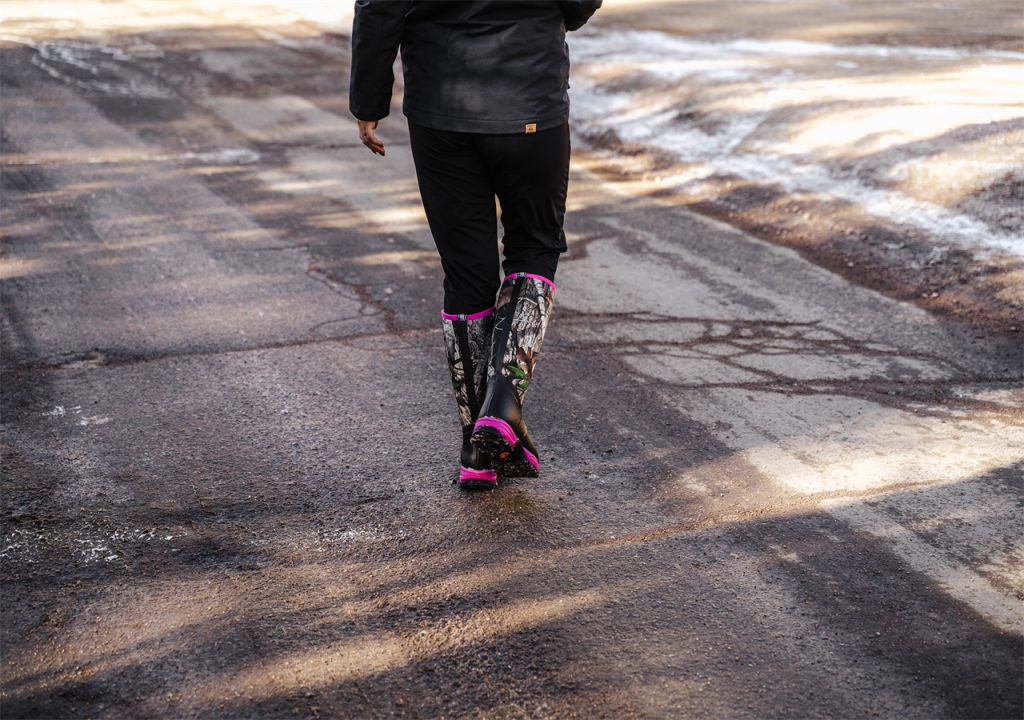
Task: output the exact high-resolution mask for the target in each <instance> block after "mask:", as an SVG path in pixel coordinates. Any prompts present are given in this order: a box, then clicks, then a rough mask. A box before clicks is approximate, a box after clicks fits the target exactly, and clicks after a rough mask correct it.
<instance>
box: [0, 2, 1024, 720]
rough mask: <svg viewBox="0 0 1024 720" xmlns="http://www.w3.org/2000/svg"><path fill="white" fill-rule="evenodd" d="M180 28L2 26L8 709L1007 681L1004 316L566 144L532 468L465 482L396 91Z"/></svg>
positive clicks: (319, 51)
mask: <svg viewBox="0 0 1024 720" xmlns="http://www.w3.org/2000/svg"><path fill="white" fill-rule="evenodd" d="M178 6H180V7H182V8H185V9H186V10H188V11H189V12H193V13H199V14H200V15H201V14H202V13H203V12H204V10H203V9H202V8H200V7H199V5H198V4H196V6H195V7H193V4H191V3H189V2H187V1H185V0H181V1H180V2H179V1H178V0H175V7H178ZM197 8H198V9H197ZM182 12H184V10H182ZM28 15H31V13H28ZM147 17H149V16H147ZM207 20H208V21H209V22H207V23H206V24H204V25H202V26H201V27H196V26H190V25H189V24H188V23H185V22H182V23H181V26H180V27H178V26H175V25H173V24H171V23H170V21H167V22H165V23H164V25H161V26H160V27H149V28H147V27H135V28H134V29H131V30H124V29H122V30H118V31H114V30H109V29H108V30H106V31H102V32H101V31H100V30H98V29H97V30H93V31H88V30H86V29H81V28H79V29H76V30H75V31H74V32H72V31H71V30H69V29H68V27H67V26H66V25H62V24H61V22H60V21H59V20H56V19H52V18H51V19H45V20H36V21H33V22H28V21H24V20H23V21H22V22H20V23H18V22H11V23H9V24H8V27H7V29H6V30H5V32H8V33H13V34H9V35H4V36H3V37H2V39H0V56H2V57H0V64H2V66H3V73H2V77H0V83H2V87H0V91H2V104H0V125H2V136H0V140H2V151H3V159H2V179H3V226H4V239H3V251H4V252H3V256H2V257H0V269H2V273H0V277H2V291H3V296H2V303H3V325H2V330H3V335H2V340H3V385H2V412H3V424H2V436H0V437H2V447H3V528H2V530H3V538H2V544H0V560H2V575H0V577H2V579H3V586H4V593H3V596H4V602H3V607H2V612H3V628H2V633H3V634H2V640H3V657H2V667H3V673H2V690H0V711H2V714H3V716H4V717H5V718H72V717H89V718H152V717H174V718H206V717H210V718H212V717H216V718H274V717H296V716H297V717H311V718H318V717H323V718H328V717H339V718H340V717H393V716H395V717H493V718H505V717H552V718H562V717H585V718H592V717H608V718H623V717H638V718H676V717H688V718H702V717H707V718H768V717H779V718H792V717H827V718H837V717H843V718H847V717H848V718H853V717H858V718H859V717H864V716H869V717H871V716H876V717H891V718H896V717H898V718H922V719H924V718H953V717H955V718H1020V717H1021V716H1022V714H1024V707H1022V696H1024V686H1022V676H1021V672H1020V668H1021V659H1022V625H1024V615H1022V600H1024V571H1022V564H1024V541H1022V537H1024V533H1022V530H1024V527H1022V516H1021V508H1022V504H1024V503H1022V496H1024V481H1022V476H1024V451H1022V450H1021V448H1024V411H1022V405H1024V390H1022V384H1021V380H1022V372H1024V371H1022V367H1024V365H1022V348H1021V341H1020V335H1019V333H1018V334H1007V333H1005V332H1000V331H999V330H998V328H995V329H993V327H994V326H993V325H991V324H985V323H981V322H979V323H977V324H972V323H970V322H967V321H963V320H957V319H955V318H952V317H948V316H940V315H933V314H930V313H929V312H927V311H926V310H925V309H922V308H921V307H918V306H916V305H914V304H911V303H909V302H905V301H902V300H898V299H894V297H892V296H887V295H884V294H881V293H879V292H877V291H875V290H872V289H869V288H867V287H864V286H862V285H858V284H856V283H855V282H852V281H851V280H850V279H848V278H844V277H841V276H839V275H837V274H835V273H833V272H830V271H829V270H827V269H824V268H822V267H819V266H818V265H815V264H813V263H812V262H811V261H809V260H808V259H805V258H804V257H802V256H801V255H799V254H798V253H796V252H795V251H793V250H792V249H788V248H785V247H780V246H778V245H775V244H772V243H769V242H765V241H764V240H762V239H758V238H755V237H753V236H751V235H748V234H745V233H744V232H743V231H741V230H739V229H736V228H733V227H730V226H729V225H726V224H724V223H722V222H720V221H718V220H714V219H709V218H706V217H701V216H699V215H697V214H694V213H693V212H692V210H691V209H689V208H687V207H683V206H682V203H681V202H679V201H678V200H675V199H674V198H673V197H672V196H671V195H670V194H665V193H653V194H652V193H646V192H642V191H640V190H639V189H638V186H637V184H636V183H634V182H631V181H630V179H629V178H628V177H625V176H622V177H619V176H617V175H616V174H615V173H614V172H612V171H610V170H609V169H608V165H607V162H606V156H605V155H602V156H600V157H599V156H597V155H595V154H592V151H591V150H590V149H588V147H587V146H586V144H585V143H583V142H580V143H578V145H577V148H576V151H575V155H574V172H573V176H572V180H571V197H570V217H569V219H568V223H567V231H568V235H569V240H570V251H569V253H568V255H567V256H566V258H565V259H564V260H563V263H562V265H561V266H560V270H559V277H558V284H559V292H558V295H557V297H556V305H555V311H554V320H553V323H552V327H551V331H550V334H549V338H548V340H547V342H546V343H545V347H544V352H543V355H542V358H541V360H540V364H539V366H538V376H537V381H536V383H535V384H534V385H533V386H531V390H530V394H529V396H528V398H527V404H526V411H527V413H528V416H529V419H530V427H531V431H532V432H533V433H534V435H535V438H536V440H537V441H538V444H539V445H540V448H541V460H542V477H541V478H540V479H538V480H518V481H514V482H509V483H507V484H505V485H504V486H502V487H500V488H499V489H498V490H496V491H493V492H488V493H464V492H460V491H458V490H457V489H456V488H455V487H454V486H453V485H452V484H451V482H452V480H453V478H454V477H455V474H456V467H457V466H456V461H457V451H458V445H459V442H460V433H459V428H458V421H457V415H456V411H455V404H454V400H453V398H451V397H450V396H449V394H448V389H447V386H448V383H447V380H446V372H447V370H446V368H445V365H444V358H443V349H442V345H441V338H440V328H439V320H438V314H439V310H440V297H441V295H440V267H439V263H438V261H437V258H436V255H435V253H434V250H433V247H432V243H431V240H430V236H429V232H428V230H427V228H426V223H425V220H424V218H423V215H422V210H421V208H420V205H419V198H418V194H417V191H416V184H415V178H414V175H413V172H412V162H411V158H410V156H409V152H408V147H407V138H406V133H405V123H404V119H403V118H402V117H401V115H400V113H399V112H398V111H397V108H396V110H395V112H393V114H392V117H391V118H389V119H388V120H387V121H385V123H384V125H383V132H382V134H383V136H384V138H385V140H386V141H387V142H388V148H389V152H388V156H387V158H386V159H384V160H381V159H379V158H376V157H374V156H371V155H370V154H369V153H368V152H367V151H366V150H365V148H363V147H362V146H361V145H360V144H359V142H358V138H357V136H356V133H355V130H354V123H352V122H351V120H350V119H349V118H348V116H347V113H346V111H345V105H346V99H347V96H346V88H345V80H344V79H345V77H346V75H347V55H348V46H347V42H348V40H347V38H346V37H345V36H344V35H343V34H334V33H330V32H326V31H325V30H324V29H323V27H320V26H317V25H315V24H311V23H306V24H302V23H299V24H295V25H290V26H288V27H287V29H286V30H287V32H285V31H284V30H281V31H280V32H273V33H272V32H269V31H267V30H266V29H265V28H263V29H260V28H255V27H247V26H246V25H245V24H244V23H242V22H237V21H235V20H231V21H228V20H224V21H223V22H221V21H220V20H219V19H218V18H216V17H212V16H210V17H207ZM282 32H283V33H284V34H281V33H282ZM399 95H400V94H399ZM398 99H400V96H399V98H398Z"/></svg>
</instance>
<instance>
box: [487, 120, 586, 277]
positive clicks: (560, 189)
mask: <svg viewBox="0 0 1024 720" xmlns="http://www.w3.org/2000/svg"><path fill="white" fill-rule="evenodd" d="M473 137H474V140H475V141H476V144H477V145H478V146H479V147H480V148H481V155H482V156H483V157H484V161H485V163H486V165H487V168H488V170H489V172H490V177H491V182H492V183H493V185H494V191H495V193H496V194H497V196H498V200H499V202H500V203H501V224H502V227H503V228H504V231H505V233H504V237H503V238H502V246H503V254H504V263H503V265H504V270H505V273H506V274H511V273H516V272H528V273H535V274H537V275H542V276H544V277H546V278H548V279H551V280H553V279H554V277H555V269H556V268H557V266H558V256H559V255H560V254H561V253H563V252H565V250H566V249H567V245H566V242H565V232H564V230H563V229H562V225H563V223H564V221H565V199H566V193H567V191H568V188H569V154H570V143H569V125H568V123H567V124H565V125H561V126H559V127H557V128H551V129H549V130H542V131H541V132H538V133H531V134H526V133H522V134H515V135H474V136H473Z"/></svg>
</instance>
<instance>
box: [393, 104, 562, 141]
mask: <svg viewBox="0 0 1024 720" xmlns="http://www.w3.org/2000/svg"><path fill="white" fill-rule="evenodd" d="M402 112H403V113H404V114H405V117H406V118H408V119H409V122H411V123H414V124H416V125H420V126H422V127H427V128H430V129H432V130H447V131H449V132H465V133H481V134H485V135H523V134H525V133H526V126H527V125H534V126H536V127H535V128H534V130H535V131H537V132H540V131H541V130H550V129H551V128H556V127H560V126H562V125H565V124H566V123H567V122H569V110H568V109H566V110H560V111H558V112H557V113H553V114H549V115H544V116H541V117H527V118H522V119H513V120H482V119H477V118H457V117H447V116H444V115H434V114H432V113H422V112H417V111H415V110H412V111H410V110H409V108H405V107H403V108H402Z"/></svg>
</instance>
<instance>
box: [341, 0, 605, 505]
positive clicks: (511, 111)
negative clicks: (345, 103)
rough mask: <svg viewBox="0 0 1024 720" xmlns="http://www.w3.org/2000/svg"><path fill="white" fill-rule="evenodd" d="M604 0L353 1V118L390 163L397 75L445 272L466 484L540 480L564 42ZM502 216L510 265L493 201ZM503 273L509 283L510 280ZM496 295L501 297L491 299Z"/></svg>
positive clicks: (558, 212) (565, 159) (557, 227)
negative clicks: (535, 417)
mask: <svg viewBox="0 0 1024 720" xmlns="http://www.w3.org/2000/svg"><path fill="white" fill-rule="evenodd" d="M600 6H601V0H573V1H568V2H515V1H512V0H493V1H491V2H445V1H444V0H437V1H433V2H428V1H422V2H416V1H415V0H413V1H409V2H402V1H400V0H357V2H356V5H355V22H354V25H353V29H352V77H351V83H350V97H349V109H350V110H351V111H352V114H353V115H355V117H356V118H357V120H358V124H359V135H360V137H361V138H362V141H363V144H365V145H366V146H367V147H368V148H369V149H370V150H371V151H372V152H374V153H376V154H378V155H384V153H385V149H384V143H383V142H382V141H381V140H380V138H379V137H378V136H377V133H376V129H377V126H378V123H379V122H380V121H381V119H383V118H384V117H386V116H387V115H388V112H389V109H390V105H391V92H392V85H393V83H394V75H393V72H392V64H393V63H394V60H395V57H396V55H397V53H398V50H399V49H401V52H402V71H403V74H404V76H405V97H404V100H403V108H402V109H403V111H404V113H405V116H406V118H407V119H408V121H409V139H410V144H411V148H412V156H413V161H414V163H415V165H416V177H417V180H418V182H419V188H420V195H421V197H422V199H423V207H424V209H425V210H426V214H427V221H428V222H429V224H430V231H431V234H432V235H433V236H434V242H435V243H436V245H437V250H438V253H439V254H440V256H441V267H442V269H443V270H444V309H443V311H442V313H441V318H442V326H443V331H444V332H443V336H444V342H445V347H446V350H447V354H448V364H449V367H450V369H451V376H452V385H453V387H454V390H455V400H456V403H457V404H458V408H459V419H460V421H461V423H462V437H463V442H462V456H461V467H460V470H459V485H460V486H461V487H463V488H491V487H494V486H495V485H497V482H498V475H503V476H505V477H515V476H528V477H536V476H537V474H538V472H539V470H540V462H539V459H538V452H537V447H536V445H535V444H534V442H533V440H532V439H531V438H530V434H529V432H528V431H527V429H526V422H525V421H524V420H523V414H522V403H523V394H524V393H525V392H526V389H527V387H528V386H529V385H530V382H531V380H532V378H533V371H534V367H535V366H536V363H537V355H538V353H539V352H540V349H541V344H542V343H543V342H544V332H545V330H546V329H547V325H548V322H549V320H550V318H551V306H552V302H553V298H554V293H555V283H554V278H555V269H556V267H557V266H558V257H559V255H560V254H561V253H563V252H564V251H565V249H566V244H565V233H564V232H563V231H562V224H563V221H564V218H565V197H566V190H567V188H568V182H569V125H568V121H569V95H568V80H569V53H568V48H567V47H566V44H565V33H566V31H567V30H576V29H578V28H580V27H582V26H583V24H584V23H586V22H587V20H588V19H589V18H590V16H591V15H593V14H594V12H595V11H596V10H597V8H599V7H600ZM495 197H497V198H498V202H499V204H500V206H501V224H502V228H503V230H504V234H503V237H502V257H501V258H500V260H499V256H498V247H497V221H496V217H495V206H494V198H495ZM502 270H504V279H502V277H501V271H502ZM495 298H497V300H495Z"/></svg>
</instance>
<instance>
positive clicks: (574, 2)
mask: <svg viewBox="0 0 1024 720" xmlns="http://www.w3.org/2000/svg"><path fill="white" fill-rule="evenodd" d="M559 4H560V5H561V6H562V16H563V17H564V18H565V29H566V30H579V29H580V28H581V27H583V26H584V25H586V23H587V20H589V19H590V16H591V15H593V14H594V13H595V12H597V9H598V8H599V7H601V0H565V2H561V3H559Z"/></svg>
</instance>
